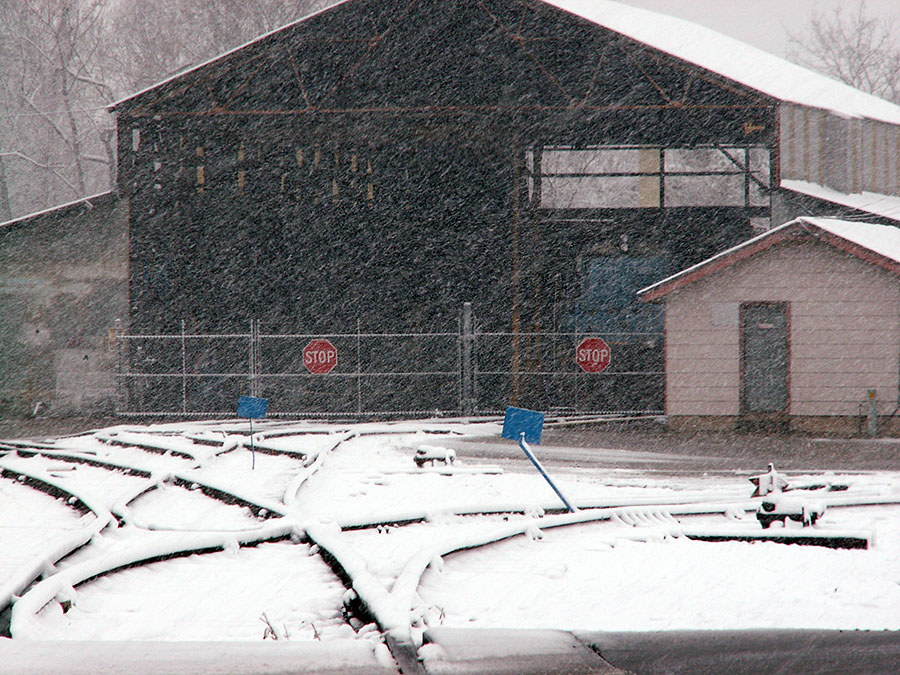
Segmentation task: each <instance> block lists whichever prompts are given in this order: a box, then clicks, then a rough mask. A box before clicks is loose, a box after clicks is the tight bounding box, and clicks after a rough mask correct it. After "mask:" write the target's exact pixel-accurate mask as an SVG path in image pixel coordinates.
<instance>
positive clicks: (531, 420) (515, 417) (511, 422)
mask: <svg viewBox="0 0 900 675" xmlns="http://www.w3.org/2000/svg"><path fill="white" fill-rule="evenodd" d="M543 429H544V413H541V412H535V411H534V410H526V409H525V408H513V407H512V406H510V407H508V408H507V409H506V417H505V418H504V419H503V434H502V436H503V438H509V439H510V440H513V441H518V440H519V439H520V438H521V436H522V432H525V442H526V443H534V444H535V445H540V444H541V431H543Z"/></svg>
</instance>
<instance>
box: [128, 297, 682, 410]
mask: <svg viewBox="0 0 900 675" xmlns="http://www.w3.org/2000/svg"><path fill="white" fill-rule="evenodd" d="M115 334H116V349H117V359H118V412H119V414H122V415H132V416H133V415H141V416H143V415H147V416H155V415H170V416H201V417H213V416H228V417H233V416H234V410H235V406H236V402H237V399H238V396H240V395H251V396H260V397H263V398H266V399H268V400H269V412H268V414H269V415H273V416H279V415H285V416H294V415H305V416H322V417H327V416H334V417H378V416H423V415H437V416H445V415H460V414H463V415H473V414H474V415H493V414H502V413H503V411H504V410H505V408H506V406H507V405H518V406H521V407H529V408H533V409H536V410H544V411H547V412H551V413H560V414H563V413H572V414H574V413H578V414H660V413H661V412H662V408H663V387H664V373H663V355H662V334H661V333H606V334H602V335H596V334H591V335H585V334H579V333H553V332H541V333H539V332H530V333H529V332H481V331H479V329H478V327H477V324H476V323H475V321H474V320H473V318H472V315H471V308H470V306H468V304H467V305H466V307H465V308H464V311H463V314H462V318H461V319H460V320H459V321H457V322H454V324H453V325H452V326H451V327H450V329H448V330H447V331H445V332H422V333H412V332H410V333H371V332H363V331H361V330H360V329H359V326H358V325H357V328H356V331H353V332H343V333H324V334H323V333H315V334H313V333H302V332H298V333H267V332H265V331H264V330H262V329H261V326H260V323H259V322H258V321H256V320H252V321H250V322H248V331H247V332H246V333H235V334H191V333H187V332H185V330H184V324H182V330H181V332H180V333H178V334H168V335H140V334H134V335H132V334H127V333H125V332H124V331H122V330H121V328H119V327H117V329H116V331H115ZM597 337H599V338H601V339H602V340H603V341H604V343H605V344H606V345H607V346H608V355H607V356H608V362H607V363H605V364H600V365H601V367H602V368H601V370H600V372H588V371H586V370H585V367H584V364H583V363H579V361H578V358H577V347H578V346H579V345H582V344H584V341H585V339H588V338H597ZM595 366H596V364H595Z"/></svg>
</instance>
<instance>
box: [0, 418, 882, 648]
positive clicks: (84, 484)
mask: <svg viewBox="0 0 900 675" xmlns="http://www.w3.org/2000/svg"><path fill="white" fill-rule="evenodd" d="M254 431H255V434H254V447H255V448H258V449H259V451H258V452H255V453H254V454H251V451H250V447H249V446H250V439H249V437H248V436H247V433H248V431H247V428H246V425H245V424H241V423H235V422H228V423H221V424H211V423H202V424H201V423H183V424H167V425H155V426H149V427H141V426H128V427H124V426H123V427H117V428H115V429H109V430H104V431H102V432H97V433H94V434H86V435H84V436H78V437H74V438H64V439H59V440H57V441H55V442H54V444H53V445H54V450H43V451H41V453H42V454H37V455H35V454H33V453H30V452H29V453H19V454H16V453H8V454H6V455H5V456H0V469H4V475H3V477H2V478H0V572H2V574H3V575H4V577H3V578H4V579H13V578H16V575H17V574H18V576H19V577H23V575H24V576H27V574H26V571H27V570H28V569H36V570H39V571H40V572H42V574H43V579H44V580H43V581H42V582H41V583H36V584H34V585H32V586H31V588H30V589H29V590H28V591H27V592H24V593H23V592H22V591H23V589H22V588H13V589H12V590H8V588H9V584H8V585H7V587H4V588H7V590H8V594H9V595H10V596H12V595H15V596H18V595H20V594H21V595H22V599H21V600H18V601H17V602H16V603H15V605H14V606H13V612H12V629H11V630H12V637H13V638H14V639H16V640H48V639H51V640H72V641H85V640H86V641H97V640H153V641H183V640H205V641H258V640H262V639H263V638H267V639H278V640H280V641H282V642H283V641H307V642H317V643H318V642H321V643H327V642H329V641H338V640H354V641H360V640H362V641H364V644H368V645H370V647H371V649H372V653H373V656H374V657H375V659H376V661H377V662H379V663H385V662H386V660H385V653H386V647H385V646H384V644H383V631H389V632H391V634H392V635H393V636H394V638H395V639H398V640H400V641H401V642H402V641H403V640H407V641H408V642H410V643H411V644H412V645H413V646H414V647H415V646H419V645H421V639H422V632H423V630H424V629H425V628H427V627H428V626H436V625H444V626H451V627H473V628H486V627H490V628H563V629H569V630H611V631H622V630H674V629H685V628H708V629H725V628H765V627H771V628H788V627H791V628H841V629H855V628H866V629H894V630H896V629H900V506H896V505H892V504H891V502H900V473H889V472H885V473H866V474H857V475H843V476H827V477H822V476H818V477H816V476H789V478H790V479H791V480H792V481H807V482H809V481H817V480H818V481H820V482H825V483H829V482H830V483H842V484H846V485H848V486H849V489H847V490H844V491H839V492H837V491H836V492H827V491H823V490H819V491H817V492H815V493H812V492H810V493H807V494H808V495H809V497H808V498H810V499H813V498H814V499H815V500H816V501H820V502H823V503H824V504H826V506H828V508H827V510H826V512H825V515H824V517H823V518H822V519H821V520H820V521H819V523H818V524H817V525H816V526H815V527H814V528H807V530H809V531H813V532H818V533H822V534H827V533H828V532H830V531H834V532H841V533H848V532H850V533H855V534H858V535H860V536H864V537H868V538H869V541H870V546H869V548H868V549H865V550H834V549H831V548H824V547H814V546H799V545H785V544H781V543H773V542H755V543H749V542H739V541H728V542H718V543H710V542H702V541H694V540H691V539H689V538H687V537H686V536H682V535H683V534H684V533H685V532H719V533H721V532H731V533H741V532H754V533H758V532H760V531H761V527H760V525H759V524H758V523H757V522H756V519H755V516H754V512H753V509H754V508H755V506H756V504H757V503H758V502H759V499H758V498H757V499H755V500H753V499H751V497H750V495H751V493H752V492H753V489H754V486H753V485H751V483H750V482H749V481H748V480H747V476H738V475H733V476H728V475H727V474H718V475H716V476H697V477H683V476H681V477H678V476H675V477H672V476H669V477H664V476H660V475H659V474H653V475H652V476H649V475H646V474H642V473H641V472H640V471H621V470H615V469H596V468H593V469H587V468H586V469H577V470H575V469H572V468H565V469H563V468H559V469H557V470H554V466H553V461H552V449H551V448H543V447H541V446H537V447H536V448H534V450H535V451H536V453H537V454H538V455H539V456H541V457H543V460H542V461H544V463H545V466H546V467H548V468H549V471H550V473H551V475H555V476H556V477H557V479H558V484H559V486H560V488H561V489H562V490H563V491H564V493H565V495H566V497H567V498H568V499H569V501H571V502H573V503H574V504H576V505H577V506H579V508H580V509H581V510H580V511H579V512H578V513H576V514H562V515H560V514H559V507H560V506H561V504H560V503H559V500H558V498H557V497H556V495H555V494H554V493H553V491H552V490H551V489H550V487H549V486H548V485H547V484H546V483H545V482H544V480H543V478H542V477H541V476H540V475H539V474H538V473H537V472H536V471H534V470H532V469H531V468H530V467H529V466H528V465H525V464H523V465H522V467H521V468H520V469H511V468H509V466H507V467H506V468H505V470H503V469H500V468H499V467H497V466H495V465H490V464H480V463H479V462H477V461H475V460H466V459H465V458H462V459H457V461H456V462H454V463H453V464H450V465H443V464H441V463H437V464H436V465H435V466H433V467H432V466H429V465H426V466H424V467H421V468H419V467H417V466H416V464H415V463H414V461H413V456H414V454H415V451H416V449H417V448H418V447H421V446H423V445H427V446H431V447H432V448H434V447H442V444H444V443H447V444H451V441H452V440H453V439H460V438H462V437H464V436H474V437H485V438H486V439H487V441H489V442H492V443H496V442H498V440H499V439H498V436H499V432H500V428H499V425H497V424H493V423H471V422H465V421H458V422H457V421H452V420H450V421H447V420H443V421H430V422H429V421H421V422H406V423H393V424H386V423H385V424H355V425H338V424H324V423H296V424H293V425H288V424H285V423H283V422H282V423H269V424H266V423H260V424H259V425H258V426H257V425H254ZM75 460H78V461H75ZM123 466H128V467H134V468H135V469H140V470H141V471H140V472H132V473H131V474H130V475H129V474H126V473H125V472H123V470H122V467H123ZM760 468H761V469H763V468H764V467H760ZM26 479H27V480H26ZM35 481H45V482H46V483H47V484H51V485H53V486H56V487H55V489H57V490H58V491H59V493H58V494H60V495H61V496H60V497H59V498H56V499H54V498H53V497H50V496H48V495H46V494H43V493H41V492H38V491H37V490H36V489H35V488H34V487H33V485H34V484H35ZM70 494H71V495H74V496H75V497H77V498H78V499H80V500H81V502H82V503H84V504H87V505H88V506H90V507H91V508H93V509H94V513H86V514H83V513H81V512H79V511H76V510H74V506H76V505H77V504H75V503H74V502H75V500H74V499H72V498H71V497H70V496H69V495H70ZM229 496H231V497H233V498H230V497H229ZM223 500H224V501H223ZM67 502H73V503H72V504H71V505H69V504H67ZM872 502H876V503H877V502H884V503H879V504H877V505H870V506H847V505H842V504H855V503H872ZM604 507H605V508H604ZM551 510H555V513H547V511H551ZM692 512H701V513H703V512H705V514H704V515H690V514H691V513H692ZM110 514H112V515H110ZM112 516H115V517H116V518H117V520H116V519H113V518H112ZM563 525H566V526H563ZM91 528H93V529H91ZM800 529H801V525H800V524H799V523H794V522H791V521H788V523H787V524H786V525H785V526H784V529H781V528H780V527H779V524H778V523H776V524H775V525H773V529H772V531H773V533H775V534H778V533H779V532H787V531H791V532H793V531H798V530H800ZM307 535H308V538H307ZM79 536H81V537H82V543H83V541H87V542H88V543H87V544H86V545H85V546H83V547H81V548H78V549H77V550H75V551H73V552H71V554H70V555H64V554H66V553H69V551H67V550H65V551H63V550H60V546H61V544H60V542H61V541H71V542H72V547H74V546H77V544H78V541H79V539H78V538H79ZM493 542H496V543H493ZM250 544H255V545H252V546H251V545H250ZM192 548H201V549H204V550H206V551H207V552H205V553H203V554H195V555H190V554H191V552H192V551H191V549H192ZM323 549H327V551H328V552H329V556H323V555H322V553H323V552H324V551H323ZM60 556H63V557H62V559H58V558H59V557H60ZM332 556H333V558H335V559H337V562H338V563H339V564H340V566H341V568H342V569H343V571H345V572H346V573H347V574H348V575H349V576H350V577H351V578H352V585H353V587H354V589H355V590H354V591H348V590H347V587H346V585H345V582H346V579H345V580H342V579H341V578H339V577H338V576H337V575H336V574H335V571H334V569H333V568H332V567H330V566H329V563H328V560H330V559H331V558H332ZM109 569H112V570H113V571H112V572H111V573H106V572H107V570H109ZM29 581H30V580H29ZM0 590H2V589H0ZM357 595H358V596H359V597H360V598H361V599H362V601H363V603H364V604H365V605H366V606H367V607H368V609H369V610H370V612H371V613H372V614H373V615H374V617H373V618H374V619H375V622H374V623H373V622H370V620H369V618H367V617H366V616H365V615H359V614H356V615H354V614H353V613H352V612H348V611H347V610H346V609H345V604H347V603H348V601H351V600H352V599H353V598H354V597H355V596H357ZM0 599H2V598H0ZM349 604H350V605H351V609H352V605H353V603H352V602H349ZM376 624H379V625H376ZM379 628H380V629H382V630H380V629H379Z"/></svg>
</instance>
